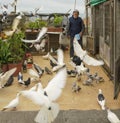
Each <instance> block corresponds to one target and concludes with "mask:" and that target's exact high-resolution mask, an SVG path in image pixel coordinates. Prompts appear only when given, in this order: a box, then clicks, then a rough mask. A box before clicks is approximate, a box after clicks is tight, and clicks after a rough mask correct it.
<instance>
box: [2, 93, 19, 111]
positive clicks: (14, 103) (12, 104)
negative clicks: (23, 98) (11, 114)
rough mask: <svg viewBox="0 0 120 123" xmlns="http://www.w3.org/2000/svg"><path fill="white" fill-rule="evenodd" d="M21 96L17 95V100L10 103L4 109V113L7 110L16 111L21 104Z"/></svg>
mask: <svg viewBox="0 0 120 123" xmlns="http://www.w3.org/2000/svg"><path fill="white" fill-rule="evenodd" d="M19 96H20V93H17V95H16V98H15V99H13V100H12V101H10V102H9V104H8V105H7V106H5V107H4V108H3V109H2V111H5V110H7V109H16V107H17V106H18V104H19Z"/></svg>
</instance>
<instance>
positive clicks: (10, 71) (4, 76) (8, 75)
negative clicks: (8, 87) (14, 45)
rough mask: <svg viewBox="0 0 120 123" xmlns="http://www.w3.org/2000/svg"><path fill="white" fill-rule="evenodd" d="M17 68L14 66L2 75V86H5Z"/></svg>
mask: <svg viewBox="0 0 120 123" xmlns="http://www.w3.org/2000/svg"><path fill="white" fill-rule="evenodd" d="M16 69H17V68H16V67H15V68H12V69H10V70H8V71H7V72H5V73H4V74H1V75H0V88H3V87H4V86H5V84H6V83H7V81H8V79H9V78H10V76H12V75H13V74H14V72H15V71H16Z"/></svg>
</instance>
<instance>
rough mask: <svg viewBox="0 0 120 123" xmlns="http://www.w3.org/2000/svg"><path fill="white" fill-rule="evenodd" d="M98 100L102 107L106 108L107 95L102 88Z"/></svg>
mask: <svg viewBox="0 0 120 123" xmlns="http://www.w3.org/2000/svg"><path fill="white" fill-rule="evenodd" d="M97 101H98V104H99V105H100V106H101V109H102V110H105V97H104V95H103V93H102V90H101V89H99V92H98V97H97Z"/></svg>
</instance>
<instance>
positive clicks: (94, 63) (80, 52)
mask: <svg viewBox="0 0 120 123" xmlns="http://www.w3.org/2000/svg"><path fill="white" fill-rule="evenodd" d="M74 51H75V53H76V55H77V56H78V57H80V59H81V60H83V61H84V62H85V63H86V64H88V65H92V66H100V65H103V64H104V62H103V61H102V60H97V59H95V58H93V57H91V56H89V55H88V54H87V51H85V50H83V49H82V47H81V45H80V44H79V43H78V41H77V40H76V38H74Z"/></svg>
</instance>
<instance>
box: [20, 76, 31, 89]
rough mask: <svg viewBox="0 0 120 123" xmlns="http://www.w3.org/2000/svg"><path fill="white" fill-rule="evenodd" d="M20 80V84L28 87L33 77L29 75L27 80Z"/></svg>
mask: <svg viewBox="0 0 120 123" xmlns="http://www.w3.org/2000/svg"><path fill="white" fill-rule="evenodd" d="M18 82H19V83H20V84H22V85H25V86H26V87H28V86H29V85H30V83H31V78H30V77H28V79H27V80H22V81H18Z"/></svg>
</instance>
